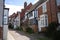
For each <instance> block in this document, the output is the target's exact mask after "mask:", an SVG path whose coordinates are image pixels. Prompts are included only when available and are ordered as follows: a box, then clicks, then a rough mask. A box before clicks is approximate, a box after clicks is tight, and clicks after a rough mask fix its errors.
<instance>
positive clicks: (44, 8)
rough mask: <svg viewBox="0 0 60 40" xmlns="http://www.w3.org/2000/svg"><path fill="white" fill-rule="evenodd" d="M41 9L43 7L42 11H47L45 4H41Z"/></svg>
mask: <svg viewBox="0 0 60 40" xmlns="http://www.w3.org/2000/svg"><path fill="white" fill-rule="evenodd" d="M42 9H43V13H44V12H46V11H47V8H46V4H44V5H43V6H42Z"/></svg>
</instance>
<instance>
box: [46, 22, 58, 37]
mask: <svg viewBox="0 0 60 40" xmlns="http://www.w3.org/2000/svg"><path fill="white" fill-rule="evenodd" d="M57 26H58V25H57V23H55V22H52V23H50V24H49V26H48V28H47V30H46V36H48V37H53V34H54V32H55V31H56V29H57Z"/></svg>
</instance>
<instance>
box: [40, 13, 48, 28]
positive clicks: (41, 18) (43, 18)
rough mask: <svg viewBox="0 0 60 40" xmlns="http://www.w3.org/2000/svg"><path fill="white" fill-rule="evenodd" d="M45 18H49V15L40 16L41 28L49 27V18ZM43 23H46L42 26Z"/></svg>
mask: <svg viewBox="0 0 60 40" xmlns="http://www.w3.org/2000/svg"><path fill="white" fill-rule="evenodd" d="M45 16H47V15H44V14H43V15H40V26H41V27H47V26H48V16H47V18H45ZM46 19H47V25H46ZM42 20H43V21H42ZM41 23H44V24H41Z"/></svg>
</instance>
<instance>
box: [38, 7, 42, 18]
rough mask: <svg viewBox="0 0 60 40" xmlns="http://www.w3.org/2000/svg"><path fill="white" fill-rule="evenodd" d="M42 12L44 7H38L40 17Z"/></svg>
mask: <svg viewBox="0 0 60 40" xmlns="http://www.w3.org/2000/svg"><path fill="white" fill-rule="evenodd" d="M41 14H42V7H39V8H38V17H40V15H41Z"/></svg>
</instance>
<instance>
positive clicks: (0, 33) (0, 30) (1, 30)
mask: <svg viewBox="0 0 60 40" xmlns="http://www.w3.org/2000/svg"><path fill="white" fill-rule="evenodd" d="M2 39H3V27H0V40H2Z"/></svg>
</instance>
